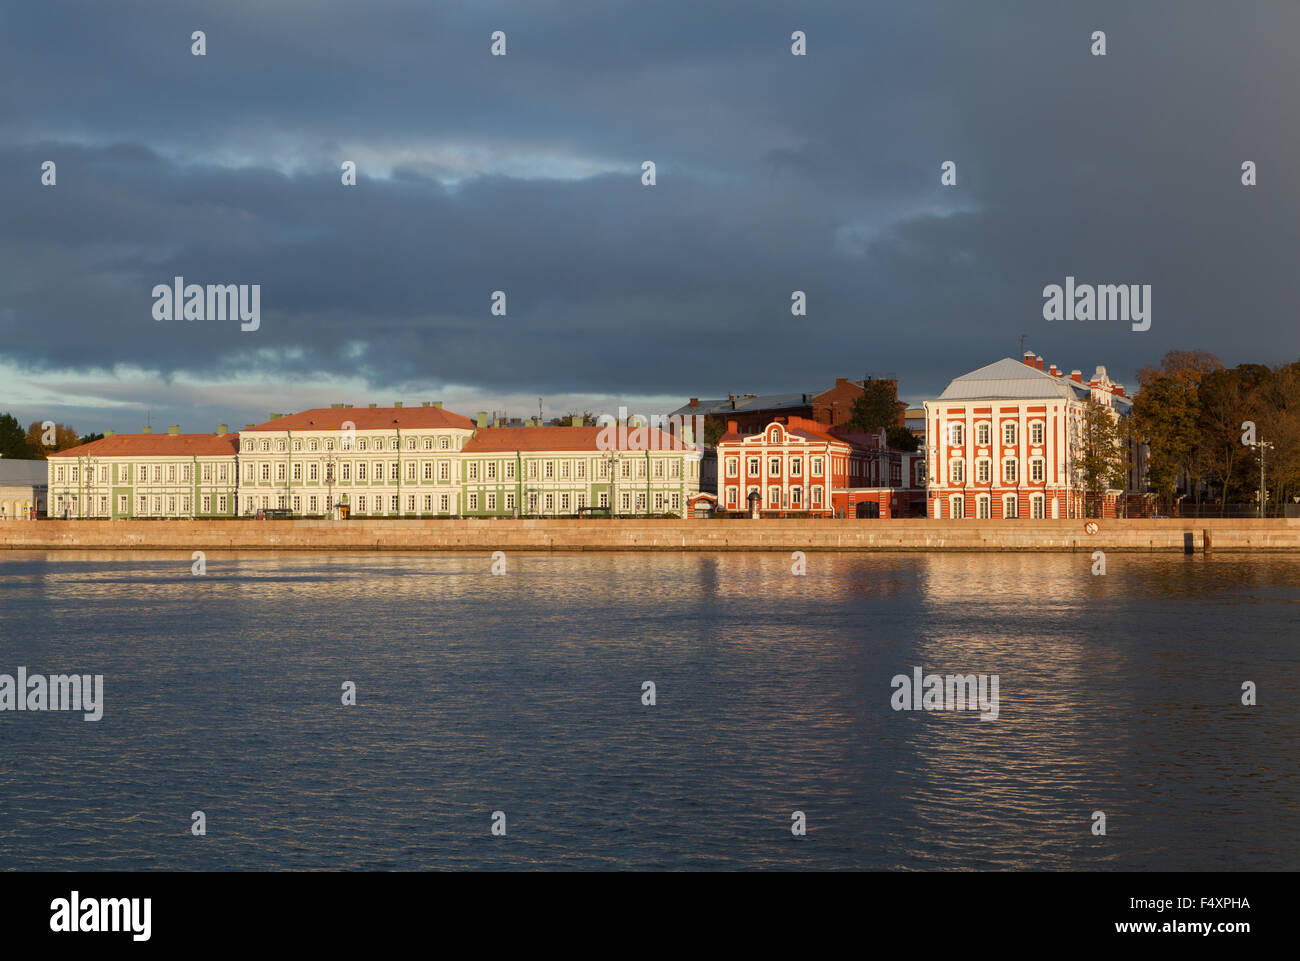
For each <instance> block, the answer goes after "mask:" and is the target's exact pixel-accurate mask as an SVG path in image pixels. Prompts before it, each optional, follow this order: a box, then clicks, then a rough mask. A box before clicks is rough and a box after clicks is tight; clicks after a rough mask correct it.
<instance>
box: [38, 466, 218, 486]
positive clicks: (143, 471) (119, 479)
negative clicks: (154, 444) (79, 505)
mask: <svg viewBox="0 0 1300 961" xmlns="http://www.w3.org/2000/svg"><path fill="white" fill-rule="evenodd" d="M110 467H111V468H112V469H111V471H110ZM232 471H233V465H231V464H201V465H199V476H200V477H201V478H202V479H203V481H204V482H207V483H211V482H212V481H213V480H214V479H215V480H216V481H217V482H223V481H225V482H228V481H229V479H230V474H231V473H232ZM110 474H111V476H112V481H111V483H114V484H125V483H129V482H130V480H131V476H132V475H131V465H130V464H112V465H109V464H100V465H99V466H98V469H95V468H91V467H87V468H86V471H85V481H86V483H94V482H95V481H96V480H98V482H99V483H100V484H108V483H110V481H109V476H110ZM96 475H98V477H97V478H96ZM151 478H152V481H153V483H155V484H163V483H167V484H188V483H189V482H190V465H189V464H138V465H136V472H135V479H136V481H137V482H138V483H141V484H147V483H149V482H150V479H151ZM54 480H55V481H56V482H57V483H71V484H79V483H81V481H82V473H81V468H80V465H78V464H68V465H63V464H59V465H56V466H55V468H54Z"/></svg>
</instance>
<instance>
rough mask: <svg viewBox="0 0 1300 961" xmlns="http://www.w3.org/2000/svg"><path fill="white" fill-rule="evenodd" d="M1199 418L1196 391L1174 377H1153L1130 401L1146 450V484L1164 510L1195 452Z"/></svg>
mask: <svg viewBox="0 0 1300 961" xmlns="http://www.w3.org/2000/svg"><path fill="white" fill-rule="evenodd" d="M1198 415H1199V409H1198V407H1197V403H1196V394H1195V391H1194V390H1193V389H1192V388H1191V387H1190V386H1189V385H1188V384H1187V383H1186V382H1185V381H1180V380H1176V379H1175V378H1173V377H1165V376H1158V377H1156V378H1155V379H1154V380H1151V381H1149V382H1148V383H1146V384H1145V385H1144V386H1143V388H1142V390H1140V391H1139V392H1138V395H1137V396H1136V397H1134V398H1133V417H1134V418H1135V427H1136V429H1137V431H1138V433H1139V434H1140V435H1141V436H1142V437H1143V438H1144V439H1145V440H1146V443H1147V447H1148V454H1147V481H1148V483H1150V485H1151V487H1152V488H1153V489H1154V490H1155V491H1156V492H1157V493H1158V494H1159V495H1160V499H1161V501H1162V503H1163V505H1164V506H1165V507H1166V508H1167V509H1169V508H1172V506H1173V503H1174V499H1175V494H1176V492H1177V489H1178V480H1179V476H1180V475H1182V474H1184V473H1186V472H1187V469H1188V462H1189V460H1190V458H1191V456H1192V452H1193V451H1194V450H1195V449H1196V442H1197V439H1198V435H1197V430H1196V420H1197V416H1198Z"/></svg>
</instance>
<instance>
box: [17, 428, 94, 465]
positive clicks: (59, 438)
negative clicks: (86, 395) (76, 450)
mask: <svg viewBox="0 0 1300 961" xmlns="http://www.w3.org/2000/svg"><path fill="white" fill-rule="evenodd" d="M45 436H46V432H45V426H44V424H43V423H42V422H41V421H39V420H34V421H32V423H31V425H30V426H29V427H28V428H27V445H28V447H30V448H31V450H32V454H31V456H32V457H33V458H35V459H36V460H45V457H46V455H48V454H52V453H54V452H55V451H57V450H67V449H68V448H69V447H76V446H77V445H78V444H80V443H81V439H80V437H79V436H78V435H77V432H76V431H75V430H73V429H72V427H71V426H69V425H68V424H55V425H54V444H53V446H50V445H48V444H46V443H45Z"/></svg>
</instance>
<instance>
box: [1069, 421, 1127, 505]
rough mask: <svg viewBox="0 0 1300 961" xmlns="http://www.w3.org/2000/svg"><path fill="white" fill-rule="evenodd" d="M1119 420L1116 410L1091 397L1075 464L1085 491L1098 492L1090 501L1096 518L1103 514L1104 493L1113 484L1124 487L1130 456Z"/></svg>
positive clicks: (1089, 503)
mask: <svg viewBox="0 0 1300 961" xmlns="http://www.w3.org/2000/svg"><path fill="white" fill-rule="evenodd" d="M1117 420H1118V417H1117V415H1116V413H1115V412H1114V411H1113V410H1111V409H1110V408H1109V407H1106V406H1105V405H1103V404H1099V403H1097V401H1095V400H1089V401H1088V404H1087V406H1086V407H1085V408H1084V412H1083V429H1082V431H1081V434H1080V454H1079V459H1078V461H1077V462H1076V463H1075V467H1076V469H1077V470H1078V472H1079V479H1080V481H1081V482H1082V484H1083V488H1084V490H1085V491H1089V492H1091V493H1092V494H1093V495H1094V496H1093V497H1091V498H1089V501H1088V510H1089V515H1090V516H1092V517H1097V516H1100V514H1101V502H1102V494H1104V493H1105V492H1106V491H1107V490H1109V489H1111V488H1112V487H1119V488H1120V489H1123V487H1124V480H1123V478H1124V468H1125V466H1126V465H1127V457H1126V456H1125V448H1124V446H1123V445H1122V444H1121V443H1120V434H1119V427H1118V426H1117V424H1116V421H1117Z"/></svg>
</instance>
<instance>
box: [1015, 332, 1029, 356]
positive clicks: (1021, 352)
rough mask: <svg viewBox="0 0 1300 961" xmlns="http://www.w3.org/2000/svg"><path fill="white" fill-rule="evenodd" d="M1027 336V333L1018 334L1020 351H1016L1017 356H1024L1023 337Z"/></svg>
mask: <svg viewBox="0 0 1300 961" xmlns="http://www.w3.org/2000/svg"><path fill="white" fill-rule="evenodd" d="M1028 336H1029V335H1028V334H1021V335H1020V353H1018V354H1017V355H1016V356H1017V357H1023V356H1025V338H1026V337H1028Z"/></svg>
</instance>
